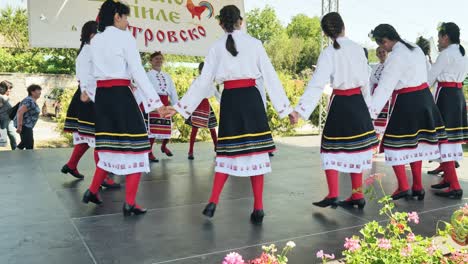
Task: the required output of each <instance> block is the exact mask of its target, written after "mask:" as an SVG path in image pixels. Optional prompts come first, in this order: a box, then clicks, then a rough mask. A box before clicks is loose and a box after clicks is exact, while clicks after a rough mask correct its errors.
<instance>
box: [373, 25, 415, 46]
mask: <svg viewBox="0 0 468 264" xmlns="http://www.w3.org/2000/svg"><path fill="white" fill-rule="evenodd" d="M372 35H373V37H374V38H375V41H376V42H377V43H379V44H380V43H382V41H383V39H384V38H387V39H388V40H393V41H399V42H401V43H403V44H404V45H405V46H406V47H407V48H408V49H409V50H414V49H415V47H414V46H413V45H411V44H409V43H408V42H406V41H404V40H403V39H402V38H401V37H400V35H399V34H398V32H397V31H396V29H395V28H394V27H393V26H392V25H389V24H380V25H378V26H377V27H376V28H375V29H374V30H373V31H372Z"/></svg>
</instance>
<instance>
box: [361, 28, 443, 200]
mask: <svg viewBox="0 0 468 264" xmlns="http://www.w3.org/2000/svg"><path fill="white" fill-rule="evenodd" d="M370 36H371V38H372V39H374V40H375V41H376V42H377V44H378V45H379V47H380V48H383V49H384V50H386V51H387V52H391V53H390V55H389V56H388V58H387V61H386V62H385V67H384V69H383V72H382V75H381V76H380V80H379V83H378V88H377V89H376V91H375V93H374V96H373V97H372V103H371V105H370V107H369V111H370V113H371V116H372V117H373V118H374V119H377V117H378V114H379V113H380V112H381V111H382V109H383V108H384V105H385V104H386V103H387V101H388V99H389V98H390V96H391V98H392V100H391V104H390V118H389V121H388V125H387V129H386V130H385V134H384V136H383V140H382V145H383V149H384V152H385V161H386V164H388V165H391V166H393V170H394V172H395V174H396V177H397V179H398V188H397V189H396V191H395V192H394V193H393V194H392V198H393V199H394V200H398V199H401V198H408V197H417V198H418V200H423V199H424V196H425V191H424V188H423V184H422V177H421V176H422V175H421V174H422V170H421V169H422V168H421V166H422V161H423V160H434V159H438V158H440V157H441V155H440V144H441V143H444V142H446V141H447V134H446V132H445V126H444V122H443V120H442V116H441V115H440V112H439V110H438V109H437V106H436V105H435V103H434V100H433V98H432V95H431V92H430V90H429V86H428V84H427V68H426V58H425V56H424V53H423V52H422V50H421V49H420V48H419V47H417V46H416V45H415V44H410V43H408V42H406V41H404V40H403V39H402V38H401V37H400V35H399V34H398V32H397V31H396V30H395V28H393V26H391V25H388V24H381V25H379V26H377V27H376V28H375V29H374V30H373V31H372V32H371V33H370ZM406 164H410V166H411V172H412V175H413V186H412V188H410V187H409V185H408V179H407V177H406V169H405V165H406ZM411 191H412V192H411Z"/></svg>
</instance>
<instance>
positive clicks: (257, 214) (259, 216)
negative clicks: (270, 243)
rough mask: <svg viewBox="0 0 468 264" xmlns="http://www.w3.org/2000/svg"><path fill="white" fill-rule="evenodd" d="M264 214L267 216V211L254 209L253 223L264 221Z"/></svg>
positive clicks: (251, 218)
mask: <svg viewBox="0 0 468 264" xmlns="http://www.w3.org/2000/svg"><path fill="white" fill-rule="evenodd" d="M264 216H265V213H264V212H263V210H262V209H260V210H254V211H253V212H252V214H251V215H250V222H252V224H255V225H259V224H261V223H263V217H264Z"/></svg>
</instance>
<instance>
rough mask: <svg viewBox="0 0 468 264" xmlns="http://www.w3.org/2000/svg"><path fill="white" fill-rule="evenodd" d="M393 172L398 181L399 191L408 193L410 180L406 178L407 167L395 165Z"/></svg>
mask: <svg viewBox="0 0 468 264" xmlns="http://www.w3.org/2000/svg"><path fill="white" fill-rule="evenodd" d="M393 171H394V172H395V175H396V177H397V180H398V191H406V190H408V189H409V185H408V179H407V178H406V168H405V165H395V166H393Z"/></svg>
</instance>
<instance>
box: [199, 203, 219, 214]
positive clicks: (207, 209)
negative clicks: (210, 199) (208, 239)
mask: <svg viewBox="0 0 468 264" xmlns="http://www.w3.org/2000/svg"><path fill="white" fill-rule="evenodd" d="M215 211H216V204H215V203H209V204H207V205H206V207H205V209H204V210H203V212H202V214H203V215H205V216H206V217H210V218H211V217H213V216H214V214H215Z"/></svg>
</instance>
